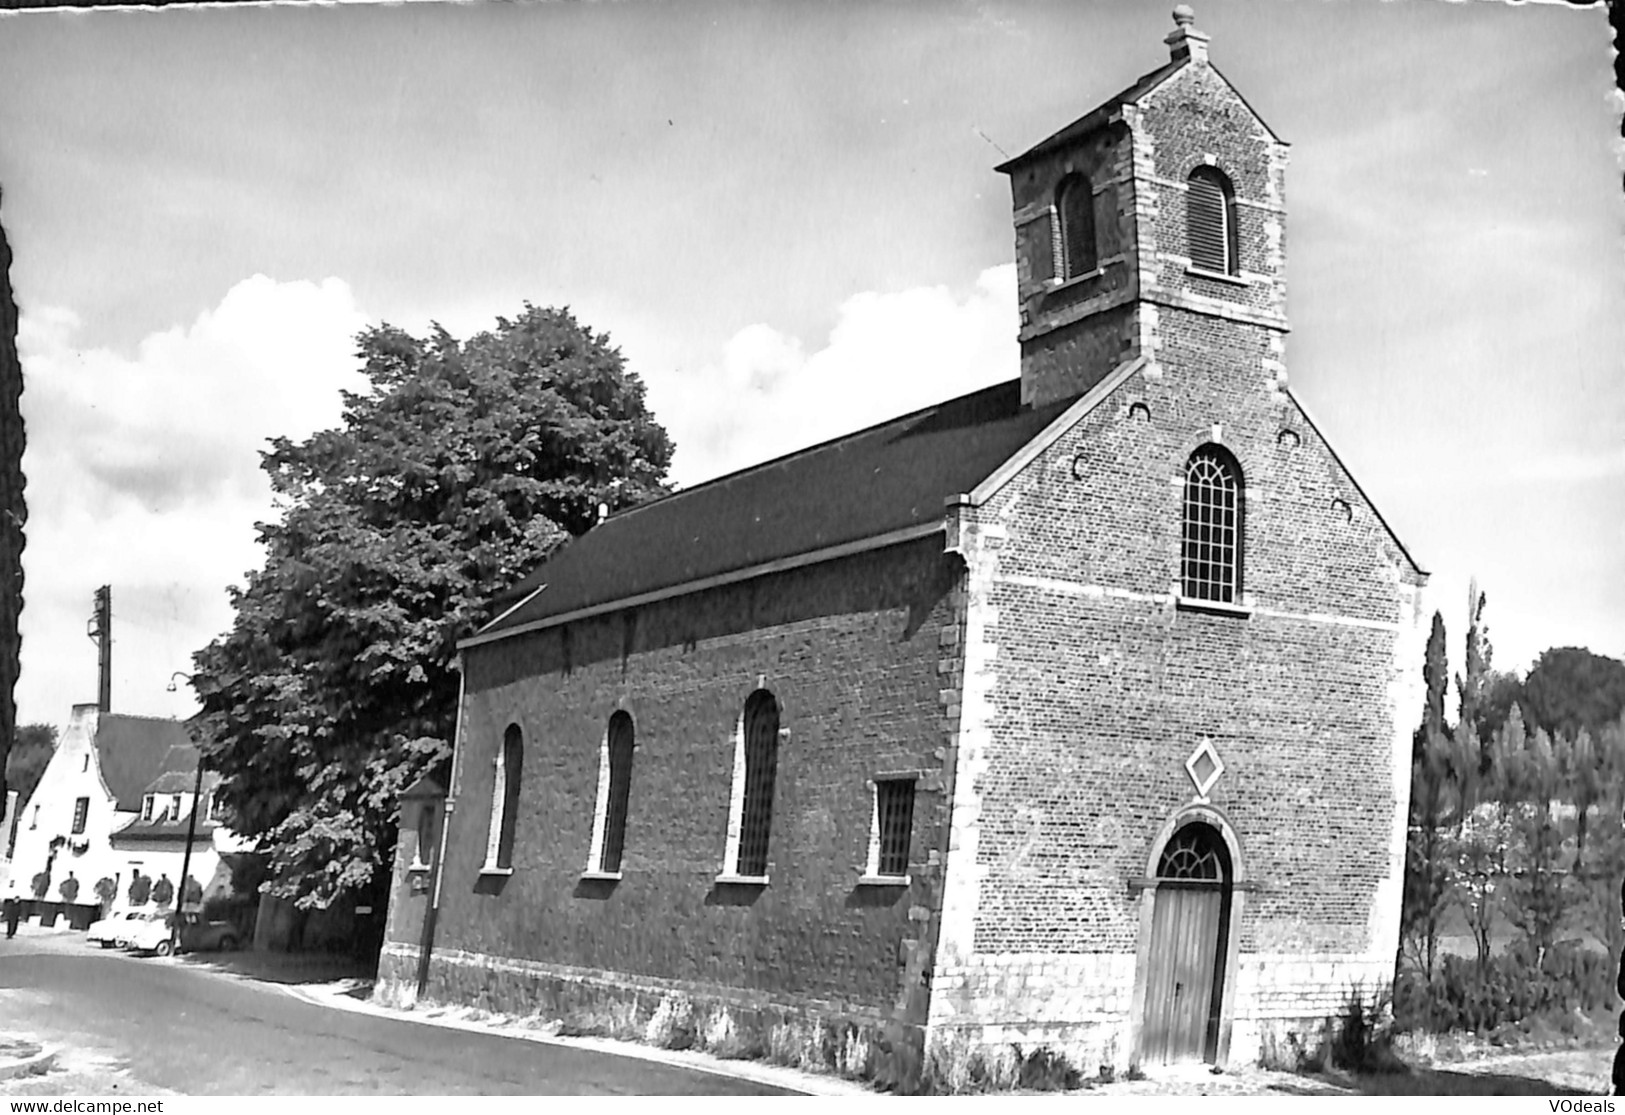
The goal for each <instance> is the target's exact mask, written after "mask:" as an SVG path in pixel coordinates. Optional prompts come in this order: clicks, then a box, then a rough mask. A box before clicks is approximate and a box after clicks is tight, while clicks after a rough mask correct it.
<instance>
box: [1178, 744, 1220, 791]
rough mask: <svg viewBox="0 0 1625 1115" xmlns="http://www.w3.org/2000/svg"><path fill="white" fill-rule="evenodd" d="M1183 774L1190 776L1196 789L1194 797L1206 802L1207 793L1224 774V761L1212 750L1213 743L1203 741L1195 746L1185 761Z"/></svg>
mask: <svg viewBox="0 0 1625 1115" xmlns="http://www.w3.org/2000/svg"><path fill="white" fill-rule="evenodd" d="M1185 773H1186V774H1188V775H1190V776H1191V785H1192V786H1195V787H1196V796H1197V797H1199V798H1201V799H1202V800H1203V801H1206V800H1207V795H1208V791H1209V790H1211V789H1213V784H1214V783H1215V782H1217V781H1218V780H1219V775H1221V774H1223V773H1224V761H1223V760H1222V759H1220V758H1219V753H1218V752H1217V751H1215V750H1214V749H1213V741H1212V740H1208V739H1204V740H1203V741H1202V742H1201V743H1199V744H1197V745H1196V750H1195V751H1192V752H1191V757H1190V758H1189V759H1186V760H1185Z"/></svg>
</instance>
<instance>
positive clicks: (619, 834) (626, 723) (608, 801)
mask: <svg viewBox="0 0 1625 1115" xmlns="http://www.w3.org/2000/svg"><path fill="white" fill-rule="evenodd" d="M635 740H636V733H635V729H634V726H633V724H632V716H631V714H630V713H628V712H625V711H619V712H616V713H615V714H614V715H613V716H611V717H610V718H609V734H608V737H607V741H606V745H605V751H606V754H605V756H604V759H605V761H606V764H607V767H608V775H609V777H608V783H607V785H606V786H605V787H604V791H605V792H604V801H603V806H602V808H603V839H602V842H601V844H600V845H599V847H600V851H599V855H598V870H600V871H604V872H609V873H614V872H618V871H620V869H621V854H622V853H623V852H624V851H625V849H626V812H627V804H628V802H629V801H630V800H631V796H632V751H633V745H634V743H635Z"/></svg>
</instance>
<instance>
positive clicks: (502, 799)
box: [485, 724, 525, 871]
mask: <svg viewBox="0 0 1625 1115" xmlns="http://www.w3.org/2000/svg"><path fill="white" fill-rule="evenodd" d="M524 769H525V739H524V733H522V732H521V731H520V730H519V725H517V724H509V725H508V730H507V731H506V732H504V733H503V734H502V752H501V754H499V755H498V756H497V762H496V780H495V784H494V785H493V786H492V788H491V831H490V835H489V837H488V838H487V840H486V847H485V866H486V867H487V868H495V869H497V870H499V871H510V870H512V869H513V838H514V829H515V826H516V825H517V824H518V823H519V785H520V782H521V780H522V778H523V776H524Z"/></svg>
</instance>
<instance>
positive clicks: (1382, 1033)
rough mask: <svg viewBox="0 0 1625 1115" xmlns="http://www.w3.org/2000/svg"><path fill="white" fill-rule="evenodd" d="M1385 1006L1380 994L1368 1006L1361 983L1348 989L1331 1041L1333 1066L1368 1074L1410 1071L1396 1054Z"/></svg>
mask: <svg viewBox="0 0 1625 1115" xmlns="http://www.w3.org/2000/svg"><path fill="white" fill-rule="evenodd" d="M1385 1007H1386V1004H1385V1003H1384V1002H1383V998H1382V996H1380V995H1378V996H1374V997H1373V998H1372V1000H1371V1002H1370V1003H1369V1004H1367V1003H1366V1000H1365V995H1364V993H1363V992H1362V991H1361V989H1360V987H1359V985H1358V984H1356V985H1355V986H1354V987H1353V988H1351V989H1350V990H1349V997H1348V1001H1347V1002H1346V1003H1345V1004H1344V1006H1343V1014H1342V1017H1341V1018H1339V1019H1338V1025H1337V1027H1336V1029H1335V1031H1334V1033H1333V1037H1332V1041H1331V1050H1330V1054H1331V1061H1332V1065H1333V1066H1334V1067H1336V1068H1340V1069H1345V1070H1347V1071H1349V1072H1357V1073H1368V1074H1369V1073H1390V1072H1406V1071H1408V1067H1407V1066H1406V1065H1405V1063H1404V1062H1403V1061H1401V1060H1400V1059H1399V1057H1398V1056H1397V1055H1396V1054H1395V1053H1394V1033H1393V1024H1392V1023H1391V1022H1390V1021H1387V1020H1386V1019H1385V1018H1384V1014H1385V1013H1386V1011H1385Z"/></svg>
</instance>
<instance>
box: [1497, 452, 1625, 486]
mask: <svg viewBox="0 0 1625 1115" xmlns="http://www.w3.org/2000/svg"><path fill="white" fill-rule="evenodd" d="M1513 475H1514V476H1516V477H1517V478H1518V479H1519V480H1559V481H1570V482H1573V481H1586V480H1611V479H1613V478H1615V477H1620V476H1625V445H1620V446H1616V447H1615V448H1613V449H1608V450H1597V451H1595V452H1590V453H1554V454H1552V455H1550V456H1547V457H1541V458H1538V459H1534V460H1530V461H1528V462H1526V463H1524V464H1521V465H1519V466H1517V467H1516V469H1515V470H1514V472H1513Z"/></svg>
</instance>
